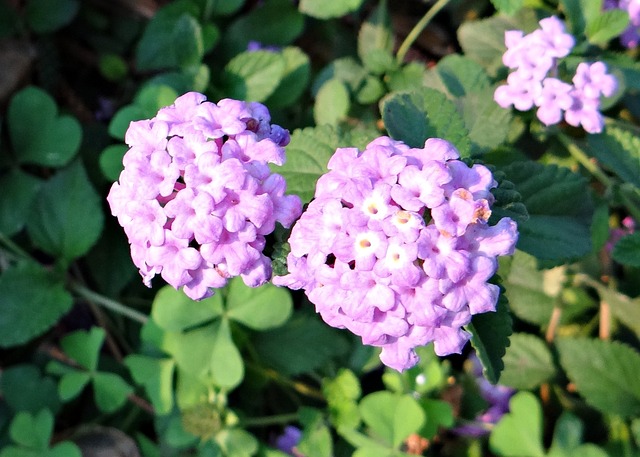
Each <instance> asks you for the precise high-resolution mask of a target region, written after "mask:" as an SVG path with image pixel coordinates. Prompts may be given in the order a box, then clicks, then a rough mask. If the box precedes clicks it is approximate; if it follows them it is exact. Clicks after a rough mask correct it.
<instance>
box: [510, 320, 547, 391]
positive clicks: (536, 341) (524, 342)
mask: <svg viewBox="0 0 640 457" xmlns="http://www.w3.org/2000/svg"><path fill="white" fill-rule="evenodd" d="M510 343H511V344H510V345H509V347H508V348H507V352H506V354H505V356H504V358H503V359H502V360H503V362H504V371H503V372H502V377H501V378H500V384H504V385H506V386H509V387H513V388H516V389H522V390H531V389H534V388H536V387H538V386H539V385H540V384H542V383H543V382H545V381H547V380H549V379H550V378H551V377H552V376H553V375H554V374H555V371H556V370H555V366H554V365H553V360H552V358H551V351H549V348H548V347H547V345H546V344H545V342H544V341H543V340H541V339H540V338H538V337H537V336H535V335H531V334H527V333H514V334H513V335H511V338H510Z"/></svg>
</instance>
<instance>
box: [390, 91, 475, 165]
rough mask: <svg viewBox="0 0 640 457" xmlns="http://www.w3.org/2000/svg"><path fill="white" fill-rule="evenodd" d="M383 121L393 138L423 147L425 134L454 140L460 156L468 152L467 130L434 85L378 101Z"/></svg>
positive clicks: (427, 136) (449, 102) (450, 103)
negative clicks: (432, 87)
mask: <svg viewBox="0 0 640 457" xmlns="http://www.w3.org/2000/svg"><path fill="white" fill-rule="evenodd" d="M380 111H381V113H382V120H383V121H384V125H385V127H386V129H387V131H388V132H389V134H390V135H391V137H393V138H394V139H396V140H400V141H403V142H404V143H406V144H408V145H409V146H411V147H416V148H422V147H424V143H425V141H426V140H427V139H428V138H443V139H445V140H448V141H450V142H451V143H453V144H454V145H455V146H456V148H458V151H459V152H460V155H461V156H463V157H464V156H467V155H468V153H469V147H470V145H469V138H468V135H469V133H468V132H467V129H466V128H465V126H464V122H463V120H462V118H461V117H460V115H459V114H458V112H457V110H456V107H455V105H454V104H453V102H452V101H450V100H448V99H447V97H446V96H445V95H444V94H443V93H441V92H438V91H436V90H434V89H430V88H424V89H422V90H420V91H415V92H410V93H398V94H391V95H389V96H387V97H385V98H383V99H382V101H381V102H380Z"/></svg>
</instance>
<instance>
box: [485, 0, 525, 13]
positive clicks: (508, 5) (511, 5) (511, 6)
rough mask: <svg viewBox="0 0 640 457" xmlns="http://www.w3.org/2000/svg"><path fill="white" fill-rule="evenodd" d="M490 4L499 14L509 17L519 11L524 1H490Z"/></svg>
mask: <svg viewBox="0 0 640 457" xmlns="http://www.w3.org/2000/svg"><path fill="white" fill-rule="evenodd" d="M491 3H492V4H493V6H494V7H495V8H496V9H497V10H498V11H499V12H500V13H502V14H506V15H508V16H511V15H513V14H516V13H517V12H518V11H520V8H522V7H523V5H524V0H491Z"/></svg>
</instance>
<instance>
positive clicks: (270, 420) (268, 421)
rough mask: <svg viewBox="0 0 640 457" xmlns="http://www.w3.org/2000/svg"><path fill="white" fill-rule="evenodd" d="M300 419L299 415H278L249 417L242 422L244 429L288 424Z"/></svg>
mask: <svg viewBox="0 0 640 457" xmlns="http://www.w3.org/2000/svg"><path fill="white" fill-rule="evenodd" d="M298 419H299V416H298V413H289V414H277V415H275V416H266V417H248V418H246V419H243V420H242V421H241V422H240V425H241V426H243V427H267V426H269V425H279V424H288V423H290V422H295V421H297V420H298Z"/></svg>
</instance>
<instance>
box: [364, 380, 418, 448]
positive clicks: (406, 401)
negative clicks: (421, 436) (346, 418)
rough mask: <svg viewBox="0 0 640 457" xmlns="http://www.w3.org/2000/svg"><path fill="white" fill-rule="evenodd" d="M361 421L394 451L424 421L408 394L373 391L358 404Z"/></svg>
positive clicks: (416, 404)
mask: <svg viewBox="0 0 640 457" xmlns="http://www.w3.org/2000/svg"><path fill="white" fill-rule="evenodd" d="M360 414H361V415H362V420H363V421H364V422H365V423H366V424H367V425H368V426H369V427H370V428H371V431H372V432H373V434H374V436H377V437H379V438H380V439H382V440H383V441H384V442H385V443H387V444H388V445H389V446H391V447H393V448H397V447H399V446H400V444H402V443H403V442H404V440H405V439H406V438H407V437H408V436H409V435H411V434H412V433H416V432H417V431H418V430H420V428H421V427H422V425H423V424H424V421H425V415H424V411H422V408H421V407H420V405H419V404H418V402H417V401H416V400H415V399H413V398H412V397H411V396H410V395H396V394H393V393H391V392H385V391H382V392H375V393H372V394H369V395H367V396H366V397H364V398H363V399H362V401H361V402H360Z"/></svg>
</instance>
